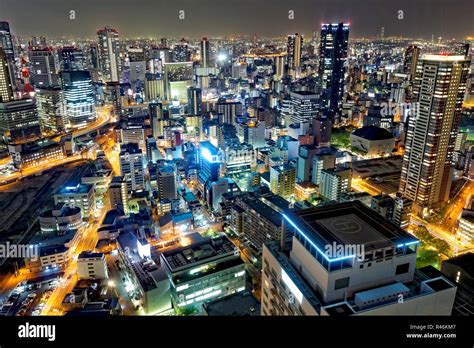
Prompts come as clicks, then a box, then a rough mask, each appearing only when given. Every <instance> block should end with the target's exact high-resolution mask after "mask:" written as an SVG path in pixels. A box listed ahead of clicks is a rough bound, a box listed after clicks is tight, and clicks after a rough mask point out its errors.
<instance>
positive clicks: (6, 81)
mask: <svg viewBox="0 0 474 348" xmlns="http://www.w3.org/2000/svg"><path fill="white" fill-rule="evenodd" d="M0 23H1V22H0ZM13 98H14V94H13V84H12V81H11V74H10V65H9V64H8V60H7V56H6V54H5V51H4V50H3V48H1V47H0V103H6V102H9V101H12V100H13Z"/></svg>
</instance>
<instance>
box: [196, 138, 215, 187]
mask: <svg viewBox="0 0 474 348" xmlns="http://www.w3.org/2000/svg"><path fill="white" fill-rule="evenodd" d="M199 164H200V167H201V171H200V172H199V174H198V182H199V183H200V184H201V185H202V186H204V185H205V183H206V182H207V181H216V180H217V179H219V176H220V167H221V159H220V155H219V149H218V148H217V147H215V146H214V145H212V144H211V143H210V142H208V141H203V142H201V143H200V144H199Z"/></svg>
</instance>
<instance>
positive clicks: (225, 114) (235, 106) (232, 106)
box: [216, 98, 242, 125]
mask: <svg viewBox="0 0 474 348" xmlns="http://www.w3.org/2000/svg"><path fill="white" fill-rule="evenodd" d="M216 106H217V113H218V114H219V123H228V124H232V125H233V124H235V121H236V119H237V117H238V116H241V115H242V103H241V102H239V101H233V100H231V101H228V100H226V99H225V98H220V99H219V100H218V101H217V105H216Z"/></svg>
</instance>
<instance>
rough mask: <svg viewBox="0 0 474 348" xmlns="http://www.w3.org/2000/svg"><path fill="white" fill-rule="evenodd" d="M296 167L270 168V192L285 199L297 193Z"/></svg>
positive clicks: (288, 165) (285, 165) (290, 165)
mask: <svg viewBox="0 0 474 348" xmlns="http://www.w3.org/2000/svg"><path fill="white" fill-rule="evenodd" d="M295 183H296V167H295V166H294V165H292V164H283V165H280V166H273V167H271V168H270V190H271V191H272V192H273V193H274V194H276V195H279V196H281V197H283V198H287V197H289V196H291V195H293V194H294V193H295Z"/></svg>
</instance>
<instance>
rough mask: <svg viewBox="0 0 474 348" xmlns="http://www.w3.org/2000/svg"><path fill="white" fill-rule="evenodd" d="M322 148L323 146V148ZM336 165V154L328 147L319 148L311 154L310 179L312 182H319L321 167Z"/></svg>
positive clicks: (317, 183)
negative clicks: (311, 168)
mask: <svg viewBox="0 0 474 348" xmlns="http://www.w3.org/2000/svg"><path fill="white" fill-rule="evenodd" d="M323 149H324V148H323ZM335 166H336V154H335V152H333V151H331V150H330V149H328V150H326V151H324V150H321V149H320V150H319V151H318V153H316V154H314V155H313V172H312V178H311V181H312V182H313V184H316V185H319V184H320V183H321V172H322V170H323V169H331V168H334V167H335Z"/></svg>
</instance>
